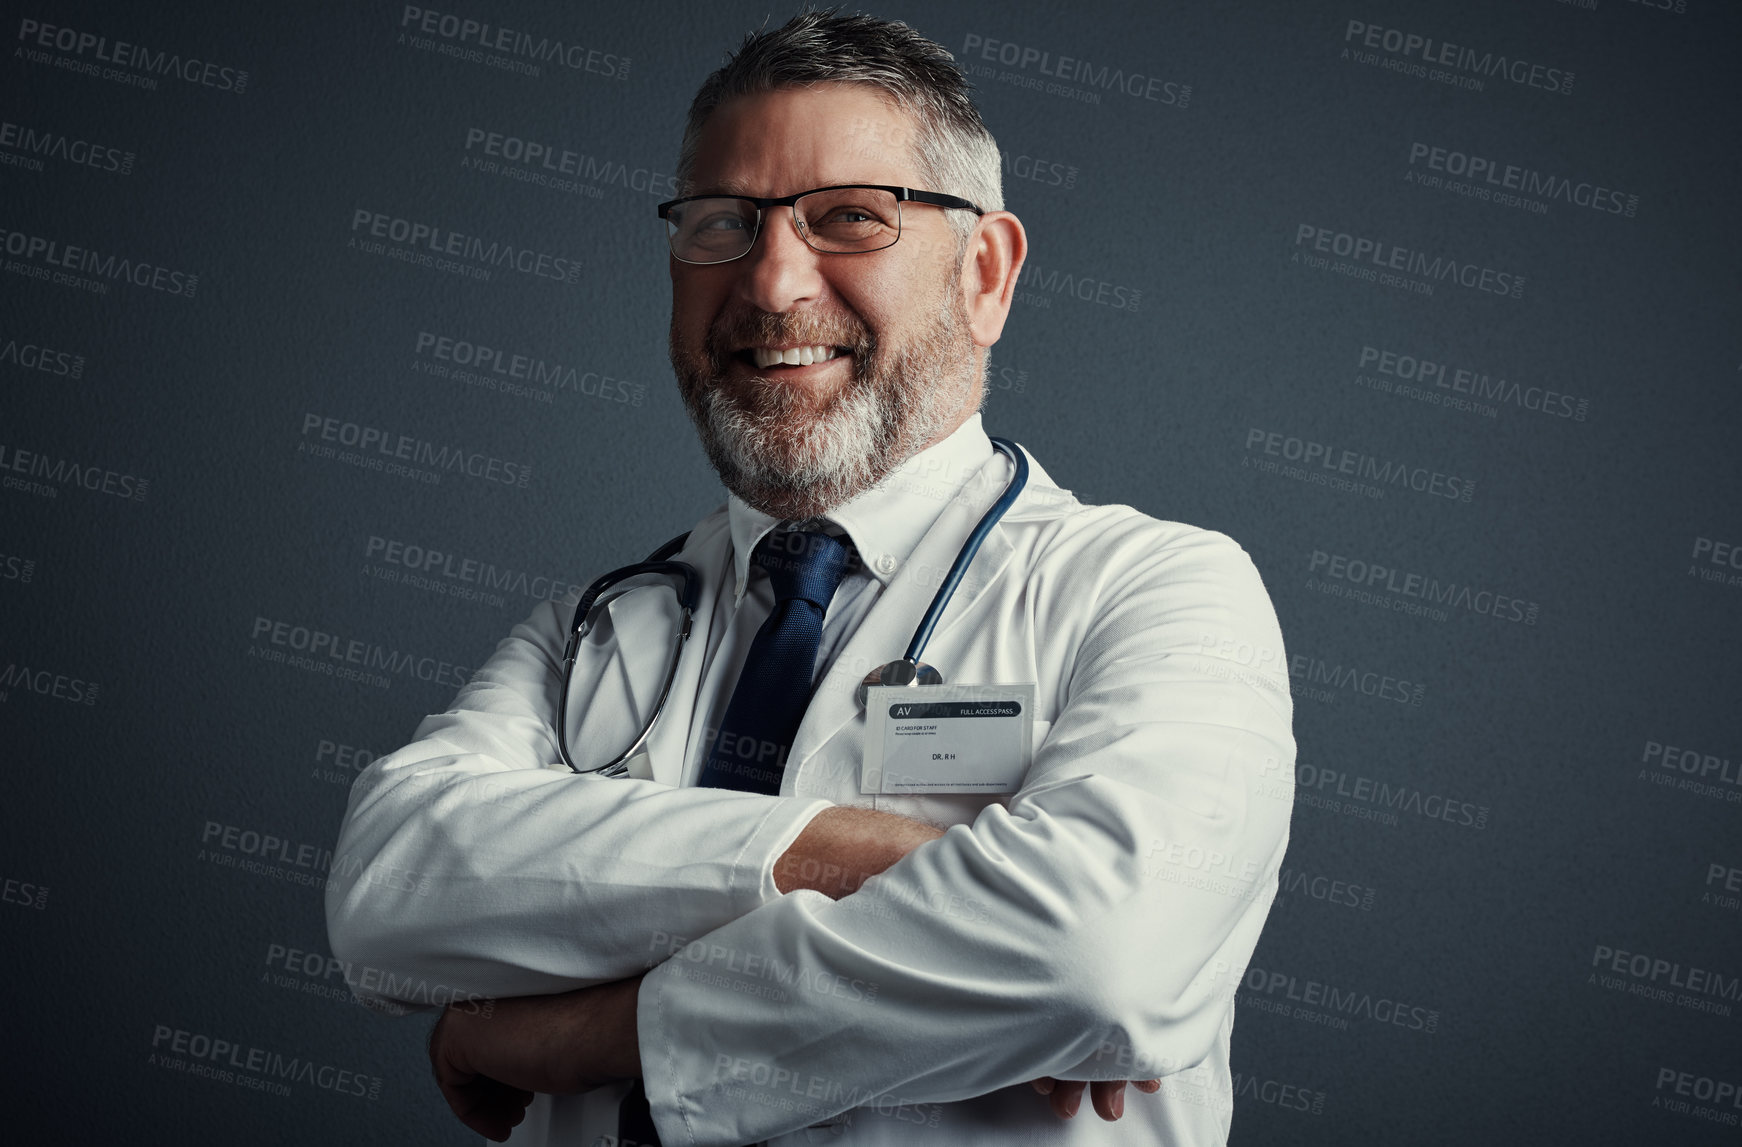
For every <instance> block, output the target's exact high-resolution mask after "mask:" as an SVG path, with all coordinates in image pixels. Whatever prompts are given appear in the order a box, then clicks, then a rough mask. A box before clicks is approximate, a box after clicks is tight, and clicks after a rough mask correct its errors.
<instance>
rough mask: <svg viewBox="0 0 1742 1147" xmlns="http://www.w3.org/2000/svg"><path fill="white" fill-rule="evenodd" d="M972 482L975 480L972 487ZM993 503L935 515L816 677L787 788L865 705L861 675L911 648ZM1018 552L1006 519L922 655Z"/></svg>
mask: <svg viewBox="0 0 1742 1147" xmlns="http://www.w3.org/2000/svg"><path fill="white" fill-rule="evenodd" d="M972 488H973V487H972V483H970V486H969V489H972ZM988 505H990V502H989V501H988V500H985V499H977V498H964V497H962V496H960V495H958V496H957V497H956V498H955V499H954V500H952V501H951V502H950V503H949V505H947V506H946V507H944V511H943V513H941V514H939V515H938V518H937V521H935V522H933V523H932V526H931V529H929V530H927V531H926V534H925V536H924V537H922V538H921V539H920V541H919V545H917V546H915V547H914V551H913V553H912V555H911V556H909V558H908V560H907V562H906V563H905V564H904V565H903V566H902V567H901V569H900V570H898V571H897V572H896V575H895V577H894V578H893V579H892V580H891V581H890V584H889V586H888V587H887V588H886V589H885V590H884V591H883V592H882V594H881V595H880V596H879V597H878V599H877V601H876V602H875V603H874V604H873V605H872V607H871V610H870V612H869V613H867V614H866V615H865V620H864V621H863V622H862V623H861V624H860V625H859V628H858V629H857V630H856V631H855V632H854V633H853V635H852V637H850V638H849V639H848V640H847V644H846V646H845V648H843V649H842V650H841V652H840V653H839V655H837V656H836V658H835V661H834V664H833V665H831V666H830V667H829V671H828V673H826V674H825V675H824V676H823V678H822V680H821V681H819V682H818V684H817V689H816V692H815V694H813V696H812V698H811V703H810V708H809V709H807V710H806V711H805V715H804V720H803V721H802V722H801V723H800V724H799V727H798V733H797V735H796V736H795V737H794V739H793V744H792V751H791V752H790V753H789V754H788V757H787V767H786V777H785V782H784V783H783V785H782V786H781V791H782V793H783V794H785V795H792V794H793V793H794V792H795V791H796V790H795V789H794V787H793V785H794V782H795V780H796V779H797V777H798V775H799V774H800V773H802V772H804V771H806V770H805V769H804V765H805V763H806V761H808V760H809V759H810V757H811V756H812V755H814V754H815V753H816V752H817V750H818V749H820V748H822V747H823V746H824V745H826V744H827V743H828V742H829V740H830V739H831V738H832V737H834V735H835V734H836V733H837V732H839V731H840V729H841V727H842V726H843V725H845V724H847V722H849V721H851V720H852V719H853V718H854V717H855V716H857V715H858V714H859V713H861V712H862V711H863V710H861V709H860V708H859V702H858V688H859V682H860V680H862V679H863V678H864V676H865V675H866V674H867V673H869V672H870V671H871V670H873V669H875V668H877V667H878V666H880V665H883V664H885V663H887V662H890V661H894V660H896V659H897V658H899V657H900V656H901V655H902V654H903V653H905V652H906V651H907V643H908V642H909V641H911V640H912V639H913V631H914V628H915V627H916V626H918V625H919V620H920V618H922V617H924V616H925V611H926V609H927V608H928V607H929V606H930V605H931V600H932V598H933V597H934V596H935V595H936V594H937V591H938V586H939V584H940V583H941V582H942V580H943V576H944V574H945V573H947V572H948V570H949V568H950V566H951V565H952V564H953V563H954V562H955V560H956V555H957V554H958V553H959V552H960V551H961V548H962V543H963V542H964V541H966V540H967V537H968V535H969V534H970V533H972V532H973V529H974V526H975V524H976V523H978V522H979V520H980V517H981V515H983V514H984V513H985V512H986V507H987V506H988ZM1013 509H1014V507H1013ZM1012 552H1013V548H1012V546H1011V544H1010V542H1009V540H1008V539H1006V538H1005V536H1004V532H1003V527H1002V523H1000V524H999V525H997V526H994V527H993V528H992V530H991V532H990V533H988V534H987V535H986V539H985V541H984V542H982V543H981V545H980V552H979V553H978V554H976V555H975V557H974V561H973V563H972V564H971V565H969V567H968V570H967V572H966V573H965V574H963V576H962V580H961V583H960V584H959V585H957V586H956V592H955V593H954V594H953V595H952V596H951V598H950V601H949V604H948V605H946V606H945V607H944V614H943V617H942V618H940V619H939V621H938V624H937V628H936V629H934V630H933V631H932V636H931V640H930V642H929V643H928V644H927V646H926V650H927V652H926V653H922V654H921V660H927V659H928V654H929V652H930V651H932V650H935V649H937V648H938V646H939V639H940V638H941V637H942V636H943V635H944V634H945V633H946V632H947V631H949V630H950V629H951V628H952V627H954V625H955V624H956V622H957V621H959V620H960V619H961V618H962V617H963V616H965V615H966V614H967V613H968V611H969V609H970V608H971V607H972V606H973V604H974V601H975V599H976V598H978V597H979V596H980V594H981V592H982V591H984V590H985V588H986V587H987V586H988V585H990V584H991V583H992V582H993V580H994V579H996V578H997V577H998V575H999V573H1001V572H1002V571H1003V569H1004V567H1005V566H1006V565H1007V564H1009V562H1010V556H1011V553H1012ZM938 668H939V670H940V671H942V672H943V674H944V677H945V680H950V677H949V673H950V666H948V665H940V666H938ZM835 765H837V766H839V767H842V768H844V767H847V766H848V765H850V766H851V767H852V768H854V769H857V767H858V759H857V756H855V758H854V759H853V760H852V761H851V762H846V761H841V762H835ZM834 783H835V781H834V780H833V779H831V778H829V777H824V776H821V775H819V776H816V777H807V778H806V786H805V787H806V790H807V791H817V790H816V789H813V788H812V786H818V788H823V787H832V785H833V784H834ZM853 784H854V791H857V779H856V778H854V780H853Z"/></svg>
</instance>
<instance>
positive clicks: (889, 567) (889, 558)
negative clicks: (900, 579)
mask: <svg viewBox="0 0 1742 1147" xmlns="http://www.w3.org/2000/svg"><path fill="white" fill-rule="evenodd" d="M895 566H896V561H895V555H893V554H883V555H881V556H880V557H879V558H878V559H877V569H878V571H879V572H881V573H886V574H891V573H894V572H895Z"/></svg>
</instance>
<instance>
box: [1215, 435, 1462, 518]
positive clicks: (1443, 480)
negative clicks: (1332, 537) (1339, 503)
mask: <svg viewBox="0 0 1742 1147" xmlns="http://www.w3.org/2000/svg"><path fill="white" fill-rule="evenodd" d="M1254 450H1256V451H1258V452H1259V453H1262V454H1269V455H1271V456H1273V457H1277V458H1281V459H1283V460H1285V461H1288V462H1295V463H1299V464H1300V466H1301V467H1312V466H1317V467H1318V468H1319V469H1320V470H1323V471H1326V472H1329V473H1334V474H1339V475H1343V474H1347V475H1353V476H1355V477H1358V478H1361V479H1364V480H1366V481H1368V482H1377V483H1378V484H1379V486H1378V488H1379V489H1381V490H1383V488H1384V487H1386V486H1396V487H1401V488H1403V489H1407V490H1414V491H1416V492H1417V493H1420V494H1427V495H1430V496H1432V497H1436V498H1446V499H1448V500H1450V501H1456V502H1468V501H1469V500H1470V499H1471V498H1473V497H1474V496H1475V494H1476V480H1475V479H1474V478H1465V477H1462V476H1461V475H1458V474H1447V473H1444V472H1442V471H1439V470H1435V469H1433V468H1431V467H1427V466H1410V465H1408V464H1407V463H1403V462H1398V461H1396V460H1394V459H1381V458H1379V457H1378V456H1377V455H1373V454H1367V453H1364V452H1362V451H1360V450H1346V449H1343V448H1341V447H1338V446H1335V445H1333V444H1331V443H1327V442H1315V441H1313V440H1312V439H1310V438H1299V437H1296V436H1294V435H1291V434H1284V433H1282V432H1281V431H1280V430H1265V429H1263V428H1262V427H1257V426H1254V427H1251V428H1249V429H1248V430H1247V431H1246V455H1247V459H1250V457H1251V455H1252V452H1253V451H1254Z"/></svg>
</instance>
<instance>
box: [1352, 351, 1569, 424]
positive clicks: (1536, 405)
mask: <svg viewBox="0 0 1742 1147" xmlns="http://www.w3.org/2000/svg"><path fill="white" fill-rule="evenodd" d="M1355 366H1356V369H1357V374H1356V375H1355V381H1356V382H1359V383H1361V384H1362V385H1364V386H1370V387H1372V388H1373V389H1375V390H1380V391H1384V392H1386V393H1396V394H1400V395H1403V396H1405V397H1416V398H1419V397H1422V396H1423V395H1431V392H1427V391H1422V390H1421V389H1420V387H1421V386H1424V385H1428V384H1432V385H1433V387H1434V388H1435V389H1436V390H1444V391H1450V392H1451V393H1450V394H1448V395H1443V396H1438V395H1434V396H1432V397H1433V398H1434V399H1435V400H1436V402H1437V403H1445V404H1447V405H1451V404H1454V403H1457V404H1459V405H1462V404H1463V401H1462V400H1459V399H1458V398H1457V396H1460V395H1469V396H1470V398H1469V400H1467V401H1468V402H1469V405H1470V407H1471V409H1473V410H1474V411H1476V412H1477V413H1480V414H1485V415H1487V416H1488V417H1490V418H1492V417H1494V416H1495V415H1497V414H1499V412H1500V411H1499V406H1500V405H1510V406H1515V407H1518V408H1519V409H1521V410H1531V411H1535V412H1536V413H1538V414H1546V415H1549V416H1550V417H1554V418H1566V419H1571V420H1572V421H1574V422H1583V421H1585V419H1586V418H1587V417H1589V415H1590V412H1591V400H1590V399H1588V398H1580V397H1578V396H1576V395H1572V394H1567V393H1565V392H1563V391H1559V390H1553V389H1550V388H1549V387H1546V386H1531V385H1523V384H1520V383H1518V382H1514V381H1510V380H1508V379H1506V378H1504V377H1501V376H1498V375H1491V374H1489V373H1487V372H1486V371H1485V370H1477V369H1474V368H1471V367H1463V366H1460V367H1453V366H1452V365H1451V364H1450V363H1448V362H1447V361H1446V360H1444V359H1440V358H1430V357H1428V356H1427V355H1413V354H1406V353H1404V352H1401V351H1395V350H1391V349H1389V348H1386V347H1376V346H1363V347H1362V348H1361V351H1360V354H1359V356H1358V357H1357V358H1356V361H1355ZM1369 372H1371V373H1370V374H1369ZM1411 384H1419V385H1411ZM1475 399H1481V400H1483V403H1486V404H1495V405H1484V404H1479V403H1476V402H1474V401H1473V400H1475Z"/></svg>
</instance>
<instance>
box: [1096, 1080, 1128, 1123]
mask: <svg viewBox="0 0 1742 1147" xmlns="http://www.w3.org/2000/svg"><path fill="white" fill-rule="evenodd" d="M1125 1082H1126V1081H1125V1080H1123V1079H1097V1080H1096V1081H1095V1082H1094V1083H1092V1084H1090V1085H1089V1102H1090V1103H1092V1104H1094V1105H1095V1114H1096V1115H1099V1116H1100V1117H1101V1118H1102V1119H1105V1120H1107V1122H1109V1123H1111V1122H1112V1121H1113V1120H1115V1119H1117V1118H1119V1117H1120V1116H1121V1115H1123V1114H1125Z"/></svg>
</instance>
